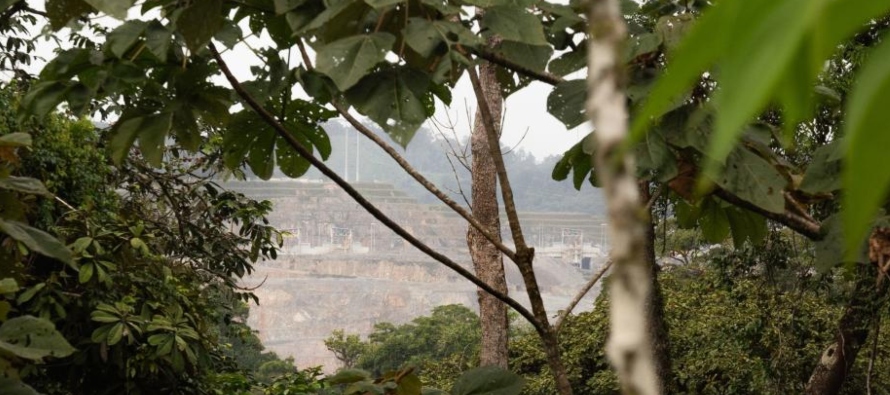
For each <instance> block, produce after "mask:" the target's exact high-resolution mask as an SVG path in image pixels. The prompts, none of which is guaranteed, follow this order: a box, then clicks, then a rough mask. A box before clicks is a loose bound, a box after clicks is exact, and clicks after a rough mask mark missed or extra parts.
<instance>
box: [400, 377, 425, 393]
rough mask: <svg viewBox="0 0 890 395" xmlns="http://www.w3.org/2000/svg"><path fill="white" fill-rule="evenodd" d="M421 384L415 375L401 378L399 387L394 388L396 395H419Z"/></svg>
mask: <svg viewBox="0 0 890 395" xmlns="http://www.w3.org/2000/svg"><path fill="white" fill-rule="evenodd" d="M422 389H423V384H422V383H421V382H420V378H418V377H417V375H416V374H413V373H412V374H409V375H407V376H404V377H402V379H401V380H400V381H399V386H398V387H397V388H396V395H420V394H421V391H422Z"/></svg>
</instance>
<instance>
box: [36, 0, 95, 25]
mask: <svg viewBox="0 0 890 395" xmlns="http://www.w3.org/2000/svg"><path fill="white" fill-rule="evenodd" d="M91 11H93V7H92V6H90V5H89V4H87V3H86V2H85V1H83V0H47V1H46V16H47V17H48V18H49V24H50V27H52V29H53V30H55V31H57V30H59V29H61V28H63V27H65V25H67V24H68V22H70V21H71V20H72V19H74V18H79V17H80V16H81V15H83V14H86V13H88V12H91Z"/></svg>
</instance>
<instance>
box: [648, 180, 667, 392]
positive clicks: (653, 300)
mask: <svg viewBox="0 0 890 395" xmlns="http://www.w3.org/2000/svg"><path fill="white" fill-rule="evenodd" d="M650 199H652V193H651V191H650V189H649V183H648V182H640V200H641V201H642V202H648V201H649V200H650ZM647 215H648V218H649V221H648V224H647V225H646V262H647V264H648V265H649V271H650V273H651V277H650V278H651V285H650V286H651V287H652V289H651V292H649V297H648V299H647V300H646V313H647V315H648V317H649V323H648V327H649V336H650V338H651V339H652V349H653V352H654V353H655V373H656V376H657V379H658V385H659V387H661V388H662V389H667V388H668V385H669V384H670V382H671V354H670V344H671V343H670V337H669V336H668V326H667V322H665V320H664V296H663V295H662V292H661V286H660V285H659V283H658V271H659V267H658V263H657V262H656V260H655V224H654V223H653V221H652V205H649V210H648V213H647Z"/></svg>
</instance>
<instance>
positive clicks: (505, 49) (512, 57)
mask: <svg viewBox="0 0 890 395" xmlns="http://www.w3.org/2000/svg"><path fill="white" fill-rule="evenodd" d="M494 52H495V53H497V54H498V55H500V56H502V57H504V58H505V59H507V60H509V61H510V62H513V63H515V64H518V65H520V66H523V67H525V68H528V69H531V70H535V71H544V69H545V68H547V62H549V61H550V58H551V57H552V55H553V47H551V46H549V45H532V44H526V43H521V42H516V41H509V40H504V41H502V42H501V43H500V44H499V45H498V46H497V47H496V48H495V49H494Z"/></svg>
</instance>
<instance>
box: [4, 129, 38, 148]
mask: <svg viewBox="0 0 890 395" xmlns="http://www.w3.org/2000/svg"><path fill="white" fill-rule="evenodd" d="M30 146H31V135H30V134H28V133H22V132H14V133H10V134H5V135H3V136H0V147H30Z"/></svg>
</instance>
